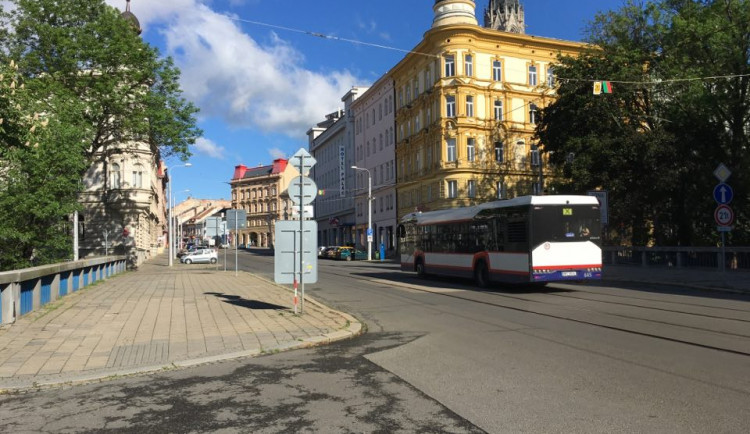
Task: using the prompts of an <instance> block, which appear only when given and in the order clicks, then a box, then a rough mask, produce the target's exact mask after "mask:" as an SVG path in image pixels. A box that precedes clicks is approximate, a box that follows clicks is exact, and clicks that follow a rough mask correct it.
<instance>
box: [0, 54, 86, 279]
mask: <svg viewBox="0 0 750 434" xmlns="http://www.w3.org/2000/svg"><path fill="white" fill-rule="evenodd" d="M22 83H23V82H22V80H21V79H20V77H19V76H18V75H17V71H16V67H15V65H10V64H4V63H0V215H2V216H3V218H2V220H0V246H2V248H0V270H8V269H18V268H24V267H28V266H30V265H33V264H43V263H48V262H55V261H58V260H59V259H60V258H65V257H68V256H69V252H70V248H71V241H70V235H69V233H70V231H69V228H68V227H67V226H66V225H65V219H66V217H67V216H68V215H70V214H71V213H72V212H73V211H74V210H75V209H76V208H77V202H76V198H77V192H78V185H79V181H80V176H79V175H78V174H79V173H81V171H83V170H84V169H85V168H86V166H87V164H86V160H85V158H84V153H83V151H84V146H85V141H84V138H85V136H86V134H87V132H88V131H90V130H91V128H90V126H88V125H86V124H85V123H83V122H81V120H80V119H78V118H76V117H73V118H70V117H68V115H69V114H70V113H75V112H76V111H77V110H80V107H75V106H76V105H77V104H79V102H77V100H76V99H74V98H71V95H68V97H62V96H61V95H63V94H64V92H63V91H62V90H61V89H56V90H53V89H49V88H48V89H46V91H47V92H45V93H43V94H39V93H37V92H38V91H43V90H44V89H36V90H32V89H30V88H28V87H26V86H24V85H23V84H22ZM41 95H46V97H41ZM57 113H59V115H57ZM60 143H65V144H68V145H67V146H60Z"/></svg>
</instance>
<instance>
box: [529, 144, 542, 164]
mask: <svg viewBox="0 0 750 434" xmlns="http://www.w3.org/2000/svg"><path fill="white" fill-rule="evenodd" d="M540 163H541V158H540V155H539V147H538V146H537V145H531V165H532V166H534V167H538V166H539V164H540Z"/></svg>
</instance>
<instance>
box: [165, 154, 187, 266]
mask: <svg viewBox="0 0 750 434" xmlns="http://www.w3.org/2000/svg"><path fill="white" fill-rule="evenodd" d="M190 166H192V164H191V163H185V164H181V165H179V166H174V167H172V170H170V171H169V172H168V173H169V198H168V201H169V229H168V231H169V234H168V235H167V237H168V238H169V266H170V267H171V266H172V265H173V264H174V255H175V253H176V252H175V244H174V229H175V228H174V222H173V219H174V197H173V196H172V184H173V183H174V179H173V177H172V173H171V172H172V171H173V170H174V169H176V168H178V167H190ZM167 170H169V168H168V169H167Z"/></svg>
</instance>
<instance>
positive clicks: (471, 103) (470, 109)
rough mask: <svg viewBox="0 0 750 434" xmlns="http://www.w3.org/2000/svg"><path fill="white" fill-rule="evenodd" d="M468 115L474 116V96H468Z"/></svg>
mask: <svg viewBox="0 0 750 434" xmlns="http://www.w3.org/2000/svg"><path fill="white" fill-rule="evenodd" d="M466 116H467V117H470V118H473V117H474V97H473V96H467V97H466Z"/></svg>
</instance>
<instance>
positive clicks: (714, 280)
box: [603, 265, 750, 294]
mask: <svg viewBox="0 0 750 434" xmlns="http://www.w3.org/2000/svg"><path fill="white" fill-rule="evenodd" d="M603 276H604V277H603V280H604V281H605V282H606V281H617V282H633V283H652V284H661V285H674V286H681V287H683V288H692V289H698V290H703V291H715V292H729V293H737V294H750V272H747V271H736V270H735V271H729V270H728V271H724V272H722V271H718V270H713V269H694V268H674V267H671V268H670V267H658V266H654V267H639V266H633V265H605V266H604V269H603Z"/></svg>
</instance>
